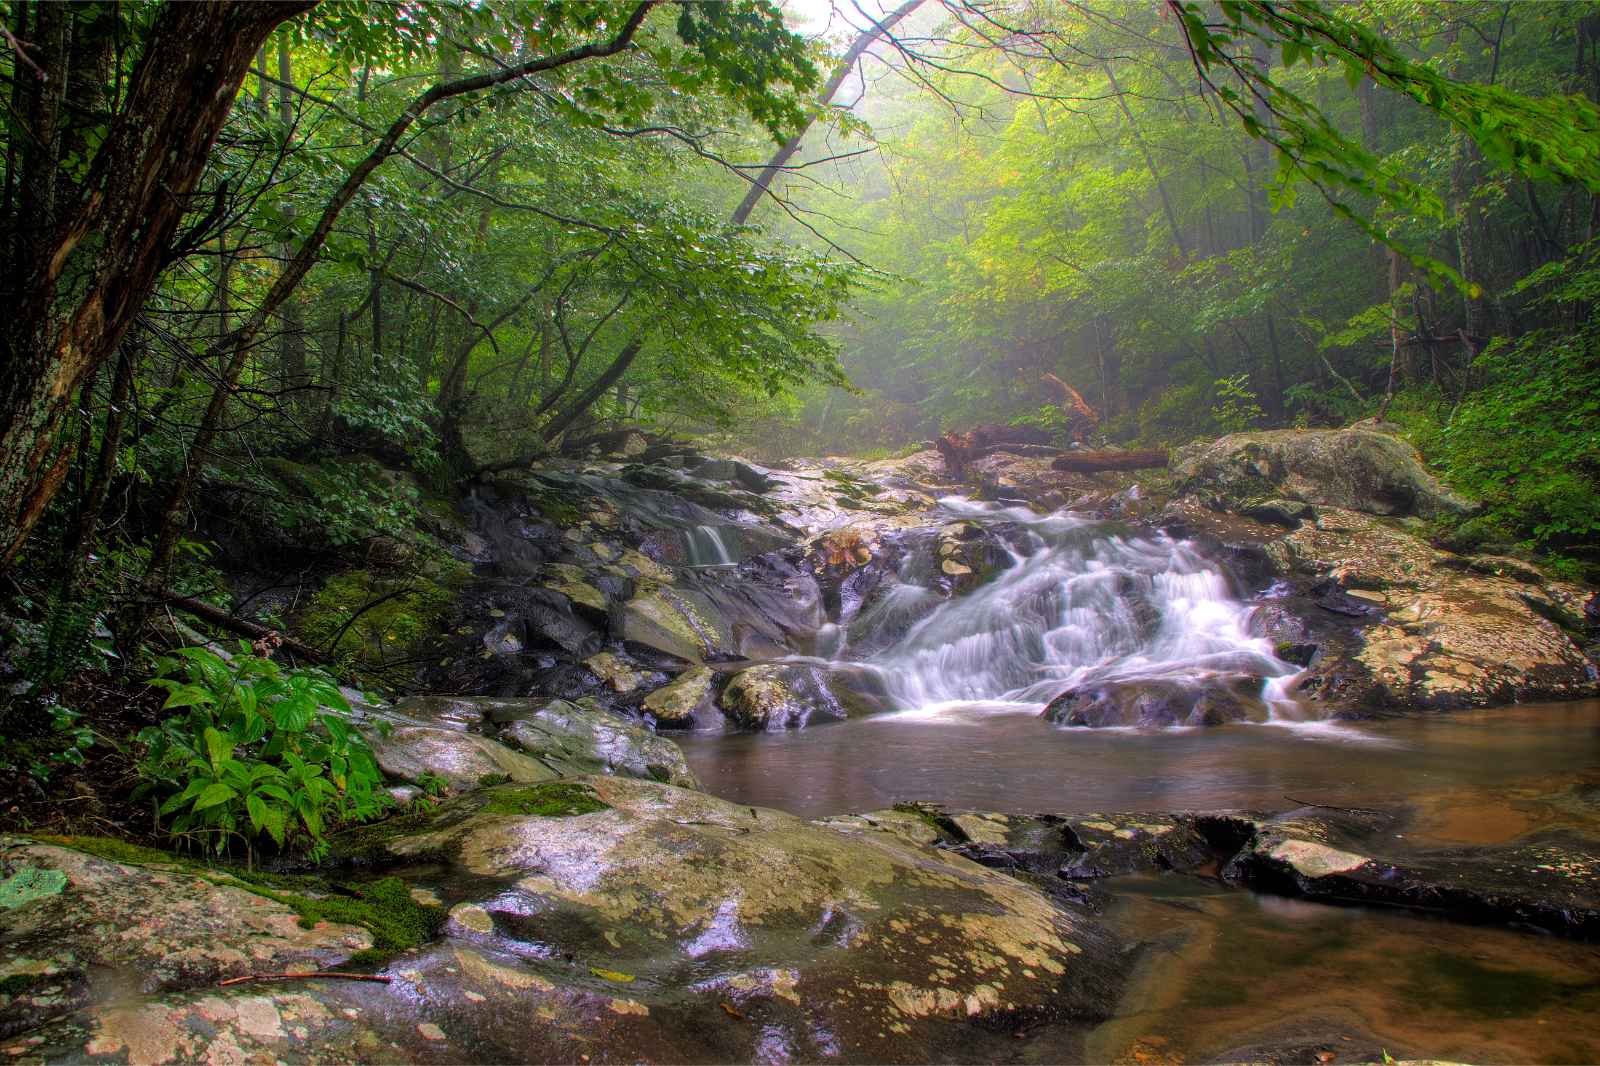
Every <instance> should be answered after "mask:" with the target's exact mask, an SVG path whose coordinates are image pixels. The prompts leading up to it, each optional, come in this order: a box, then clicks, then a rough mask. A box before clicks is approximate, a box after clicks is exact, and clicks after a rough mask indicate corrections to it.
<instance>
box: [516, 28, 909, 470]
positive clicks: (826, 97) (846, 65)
mask: <svg viewBox="0 0 1600 1066" xmlns="http://www.w3.org/2000/svg"><path fill="white" fill-rule="evenodd" d="M922 3H923V0H905V2H904V3H902V4H901V5H900V6H899V7H897V8H895V9H894V10H893V11H891V12H889V14H887V15H885V16H884V17H883V18H882V20H880V21H877V22H874V23H873V24H872V25H871V26H870V27H868V28H867V29H866V30H864V31H863V32H862V33H861V34H860V35H859V36H857V37H856V39H855V41H854V42H853V43H852V44H851V45H850V48H849V49H848V50H847V51H846V52H845V54H844V57H843V58H842V59H840V60H839V64H838V65H837V66H836V67H834V68H833V73H832V74H830V75H829V76H828V80H827V82H826V83H825V84H824V85H823V86H822V91H821V92H820V93H818V94H817V112H818V113H820V112H821V110H822V109H823V108H825V107H827V106H828V105H829V104H830V103H832V102H833V94H834V93H836V92H838V91H839V86H841V85H843V84H844V80H845V78H847V77H849V76H850V71H851V69H852V68H854V67H855V65H856V62H857V61H858V60H859V59H860V58H861V56H862V55H863V54H865V52H866V50H867V49H868V48H870V47H872V44H873V42H875V41H877V40H878V39H879V38H880V37H883V36H884V35H885V34H887V33H888V32H889V30H890V29H892V28H893V27H894V25H895V23H897V22H899V21H900V20H901V19H903V18H905V17H906V16H907V15H909V14H911V13H912V12H913V11H915V10H916V9H917V8H919V7H921V6H922ZM815 121H816V115H813V116H812V117H811V118H809V119H807V120H806V122H805V125H803V126H801V127H800V128H799V129H798V130H796V131H795V132H794V135H793V136H791V137H790V138H789V139H788V140H786V141H784V142H783V144H781V145H779V147H778V150H777V151H776V152H774V153H773V154H772V158H771V159H769V160H767V165H766V166H764V167H762V168H761V173H759V174H757V175H756V176H755V177H754V178H753V179H751V182H750V189H749V191H748V192H746V193H745V197H744V199H743V200H741V201H739V206H738V207H736V208H734V209H733V216H732V218H731V219H730V220H729V221H730V222H731V223H732V224H733V225H735V226H742V225H744V224H745V222H746V221H747V220H748V219H749V218H750V212H752V211H754V210H755V209H756V204H758V203H760V202H761V198H762V197H763V196H765V195H766V194H767V191H768V190H769V189H770V188H771V186H772V182H773V181H774V179H776V178H777V176H778V173H779V172H780V171H781V170H782V169H783V168H784V166H785V165H786V164H787V163H788V162H789V160H790V159H791V158H792V157H793V156H794V154H795V153H796V152H798V151H799V150H800V142H801V140H803V139H804V137H805V135H806V131H807V130H809V129H810V128H811V125H812V123H814V122H815ZM644 342H645V338H644V337H633V338H630V339H629V340H628V342H627V343H625V344H624V345H623V346H622V347H621V348H620V349H619V350H618V351H617V354H616V356H615V357H614V358H613V359H612V361H611V365H610V366H608V367H606V369H605V371H604V372H603V373H602V374H601V375H600V377H599V378H598V379H596V381H595V383H594V384H593V385H591V386H590V387H589V388H587V389H585V390H584V391H583V392H582V393H580V394H579V395H578V397H577V398H576V399H574V400H572V401H571V402H570V403H568V404H567V405H566V406H565V407H563V408H562V409H561V410H560V412H558V413H557V414H556V415H555V416H553V417H552V418H551V419H550V421H549V422H547V423H546V424H545V426H544V428H543V429H542V430H541V431H540V437H541V438H542V439H543V440H545V441H553V440H555V439H556V438H557V437H559V436H561V434H563V433H565V432H566V431H567V430H568V429H570V428H571V427H572V426H573V424H574V423H576V422H577V421H578V419H580V418H582V417H583V414H584V412H585V411H587V410H588V409H589V407H590V405H591V404H593V403H594V402H595V401H596V400H598V399H599V398H600V397H601V396H604V395H605V393H606V390H607V389H609V388H611V386H613V385H615V384H617V382H619V381H620V380H621V379H622V376H623V375H624V374H626V373H627V372H628V369H629V367H631V366H633V361H634V360H635V359H637V358H638V357H639V352H640V350H641V349H643V347H644ZM548 402H549V401H548V400H547V401H546V404H545V405H541V407H543V406H547V405H548Z"/></svg>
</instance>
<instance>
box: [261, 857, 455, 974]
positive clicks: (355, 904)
mask: <svg viewBox="0 0 1600 1066" xmlns="http://www.w3.org/2000/svg"><path fill="white" fill-rule="evenodd" d="M240 887H241V888H246V889H248V890H249V891H251V892H254V893H256V894H257V895H259V896H265V897H266V898H267V899H270V900H275V901H277V902H278V903H282V904H283V905H284V906H286V907H288V908H290V909H292V910H293V911H294V912H295V913H296V914H298V915H299V916H300V924H301V925H302V926H304V927H305V928H307V929H310V928H312V927H313V926H315V925H316V924H317V923H318V922H338V923H341V924H344V925H359V926H361V927H362V928H363V929H365V930H367V932H369V933H371V934H372V947H370V948H368V949H367V950H365V951H361V952H358V953H357V954H356V955H355V956H354V957H353V959H352V961H355V962H380V961H382V960H383V959H385V958H387V957H388V956H390V955H393V954H395V953H396V952H400V951H406V950H408V949H410V948H414V947H416V946H417V945H419V944H421V943H423V942H424V941H426V940H429V939H431V938H432V937H433V935H434V934H435V933H436V932H438V930H439V927H440V926H442V925H443V924H444V920H445V916H446V913H447V912H446V911H445V909H444V908H443V907H438V906H432V905H429V904H424V903H418V902H417V901H416V899H415V898H414V897H413V896H412V895H411V889H410V888H409V887H408V886H407V885H406V883H405V882H404V881H402V880H400V879H399V878H398V877H384V878H380V879H379V880H377V881H365V882H352V883H344V884H337V885H330V886H328V887H329V888H331V889H333V890H335V891H337V892H340V893H343V894H341V895H330V896H308V895H303V894H300V893H296V892H285V891H280V890H277V889H274V888H269V887H266V886H264V885H260V884H249V883H247V882H246V883H241V885H240Z"/></svg>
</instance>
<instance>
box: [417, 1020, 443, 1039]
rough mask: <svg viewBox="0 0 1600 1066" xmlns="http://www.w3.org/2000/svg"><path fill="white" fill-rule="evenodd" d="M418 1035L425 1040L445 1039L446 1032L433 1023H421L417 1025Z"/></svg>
mask: <svg viewBox="0 0 1600 1066" xmlns="http://www.w3.org/2000/svg"><path fill="white" fill-rule="evenodd" d="M417 1033H418V1035H420V1036H421V1037H422V1039H424V1040H443V1039H445V1035H444V1030H443V1029H441V1028H439V1027H438V1026H437V1025H434V1024H433V1023H432V1022H419V1023H418V1024H417Z"/></svg>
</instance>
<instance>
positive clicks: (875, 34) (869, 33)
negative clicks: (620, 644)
mask: <svg viewBox="0 0 1600 1066" xmlns="http://www.w3.org/2000/svg"><path fill="white" fill-rule="evenodd" d="M921 6H922V0H905V3H903V4H901V5H900V6H899V7H897V8H895V9H894V10H893V11H891V12H889V13H888V14H887V15H885V16H884V17H883V18H882V19H881V20H880V21H877V22H874V23H873V24H872V26H870V27H869V28H868V29H866V30H865V31H863V32H862V33H861V34H859V35H858V36H857V37H856V39H855V41H854V43H852V44H851V45H850V50H849V51H847V52H845V54H844V58H843V59H841V60H839V65H838V66H836V67H834V68H833V73H832V74H830V75H829V76H828V80H827V83H826V84H824V85H823V86H822V92H821V93H819V94H818V95H817V105H818V111H819V112H820V111H821V109H822V108H825V107H827V106H828V104H830V103H832V102H833V94H834V93H836V92H838V91H839V86H841V85H843V84H844V80H845V78H847V77H849V76H850V71H851V69H852V68H853V67H854V66H855V65H856V61H857V60H859V59H860V58H861V57H862V55H864V54H865V53H866V51H867V49H868V48H871V47H872V44H873V42H874V41H876V40H877V39H878V38H880V37H882V36H883V35H884V34H886V33H888V32H889V31H890V30H891V29H893V28H894V25H895V23H897V22H899V21H900V20H901V19H903V18H905V17H906V16H907V15H909V14H911V13H912V12H913V11H915V10H916V9H917V8H919V7H921ZM857 10H860V9H859V8H858V9H857ZM814 121H816V120H815V119H812V120H811V121H808V122H807V123H806V124H805V125H804V126H802V127H801V128H800V129H799V130H797V131H795V134H794V136H793V137H790V138H789V139H788V140H787V141H784V142H783V145H782V146H781V147H779V149H778V151H777V153H776V154H774V155H773V157H772V158H771V159H770V160H768V161H767V165H766V166H765V167H763V168H762V169H761V173H759V174H757V175H756V176H755V179H754V180H753V181H751V183H750V190H749V191H748V192H746V193H745V195H744V199H743V200H741V201H739V206H738V207H736V208H734V209H733V224H734V225H735V226H742V225H744V224H745V221H746V220H747V219H748V218H749V217H750V212H752V211H754V210H755V209H756V204H758V203H760V202H761V197H763V196H765V195H766V192H767V190H768V189H769V188H770V187H771V186H772V182H773V179H775V178H776V177H777V176H778V171H779V170H781V169H783V167H784V165H785V164H787V163H788V162H789V160H790V159H791V158H792V157H793V156H794V154H795V153H796V152H798V151H799V150H800V141H801V140H802V139H803V138H804V137H805V135H806V131H807V130H809V129H810V128H811V122H814Z"/></svg>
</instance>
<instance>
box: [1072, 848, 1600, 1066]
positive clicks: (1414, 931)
mask: <svg viewBox="0 0 1600 1066" xmlns="http://www.w3.org/2000/svg"><path fill="white" fill-rule="evenodd" d="M1115 887H1118V888H1120V889H1121V891H1119V892H1118V903H1117V904H1116V906H1115V907H1113V908H1112V910H1111V912H1110V914H1109V917H1110V919H1111V920H1112V922H1113V923H1114V924H1116V925H1117V926H1118V927H1119V928H1120V929H1121V930H1122V931H1123V933H1124V934H1125V935H1127V936H1129V937H1131V938H1133V939H1136V940H1138V941H1141V942H1142V943H1143V944H1144V945H1145V949H1144V950H1145V954H1144V956H1143V958H1142V959H1141V961H1140V963H1139V965H1138V967H1137V969H1136V971H1135V975H1134V979H1133V982H1132V984H1131V986H1130V988H1129V989H1128V991H1127V993H1126V994H1125V995H1124V997H1123V1002H1122V1006H1121V1009H1120V1011H1119V1015H1118V1017H1117V1018H1116V1019H1114V1020H1113V1021H1111V1022H1109V1023H1107V1024H1105V1025H1102V1026H1100V1027H1099V1028H1098V1029H1097V1030H1096V1031H1095V1032H1094V1033H1093V1034H1092V1035H1091V1036H1090V1038H1089V1044H1088V1047H1087V1048H1086V1058H1087V1060H1088V1061H1090V1062H1142V1063H1173V1062H1203V1061H1251V1060H1252V1059H1254V1060H1256V1061H1260V1057H1261V1053H1262V1052H1265V1051H1269V1050H1270V1051H1272V1052H1275V1053H1276V1055H1278V1056H1284V1057H1285V1059H1286V1060H1287V1061H1302V1062H1319V1061H1328V1062H1358V1061H1365V1062H1373V1061H1381V1057H1382V1053H1383V1052H1385V1051H1387V1052H1388V1053H1389V1054H1390V1055H1392V1056H1393V1057H1395V1058H1396V1059H1406V1058H1421V1059H1429V1058H1435V1059H1445V1060H1448V1061H1453V1062H1477V1063H1501V1062H1508V1063H1523V1062H1578V1063H1582V1062H1597V1061H1600V1025H1597V1024H1596V1021H1595V1017H1594V1012H1595V1010H1596V1009H1597V1008H1600V949H1597V948H1596V947H1595V946H1593V945H1588V944H1574V943H1570V942H1567V941H1561V940H1555V939H1552V938H1548V937H1535V936H1529V935H1524V934H1519V933H1514V932H1507V931H1504V930H1498V929H1483V928H1474V927H1470V926H1457V925H1450V924H1448V923H1445V922H1441V921H1435V920H1431V919H1424V918H1417V917H1412V916H1409V915H1405V914H1400V913H1396V912H1392V911H1375V910H1361V909H1355V908H1345V907H1325V906H1319V905H1317V904H1313V903H1304V902H1300V901H1298V900H1287V899H1279V898H1275V897H1270V896H1257V895H1254V894H1252V893H1249V892H1241V891H1235V890H1230V889H1227V888H1224V887H1222V886H1220V885H1216V884H1215V883H1212V884H1211V885H1207V883H1205V882H1203V881H1201V880H1199V879H1197V878H1192V877H1184V876H1181V875H1177V874H1170V875H1165V876H1159V877H1157V876H1152V877H1145V878H1128V879H1126V880H1124V881H1123V882H1122V883H1121V884H1120V885H1118V886H1115ZM1286 1052H1287V1053H1288V1054H1287V1055H1285V1053H1286Z"/></svg>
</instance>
